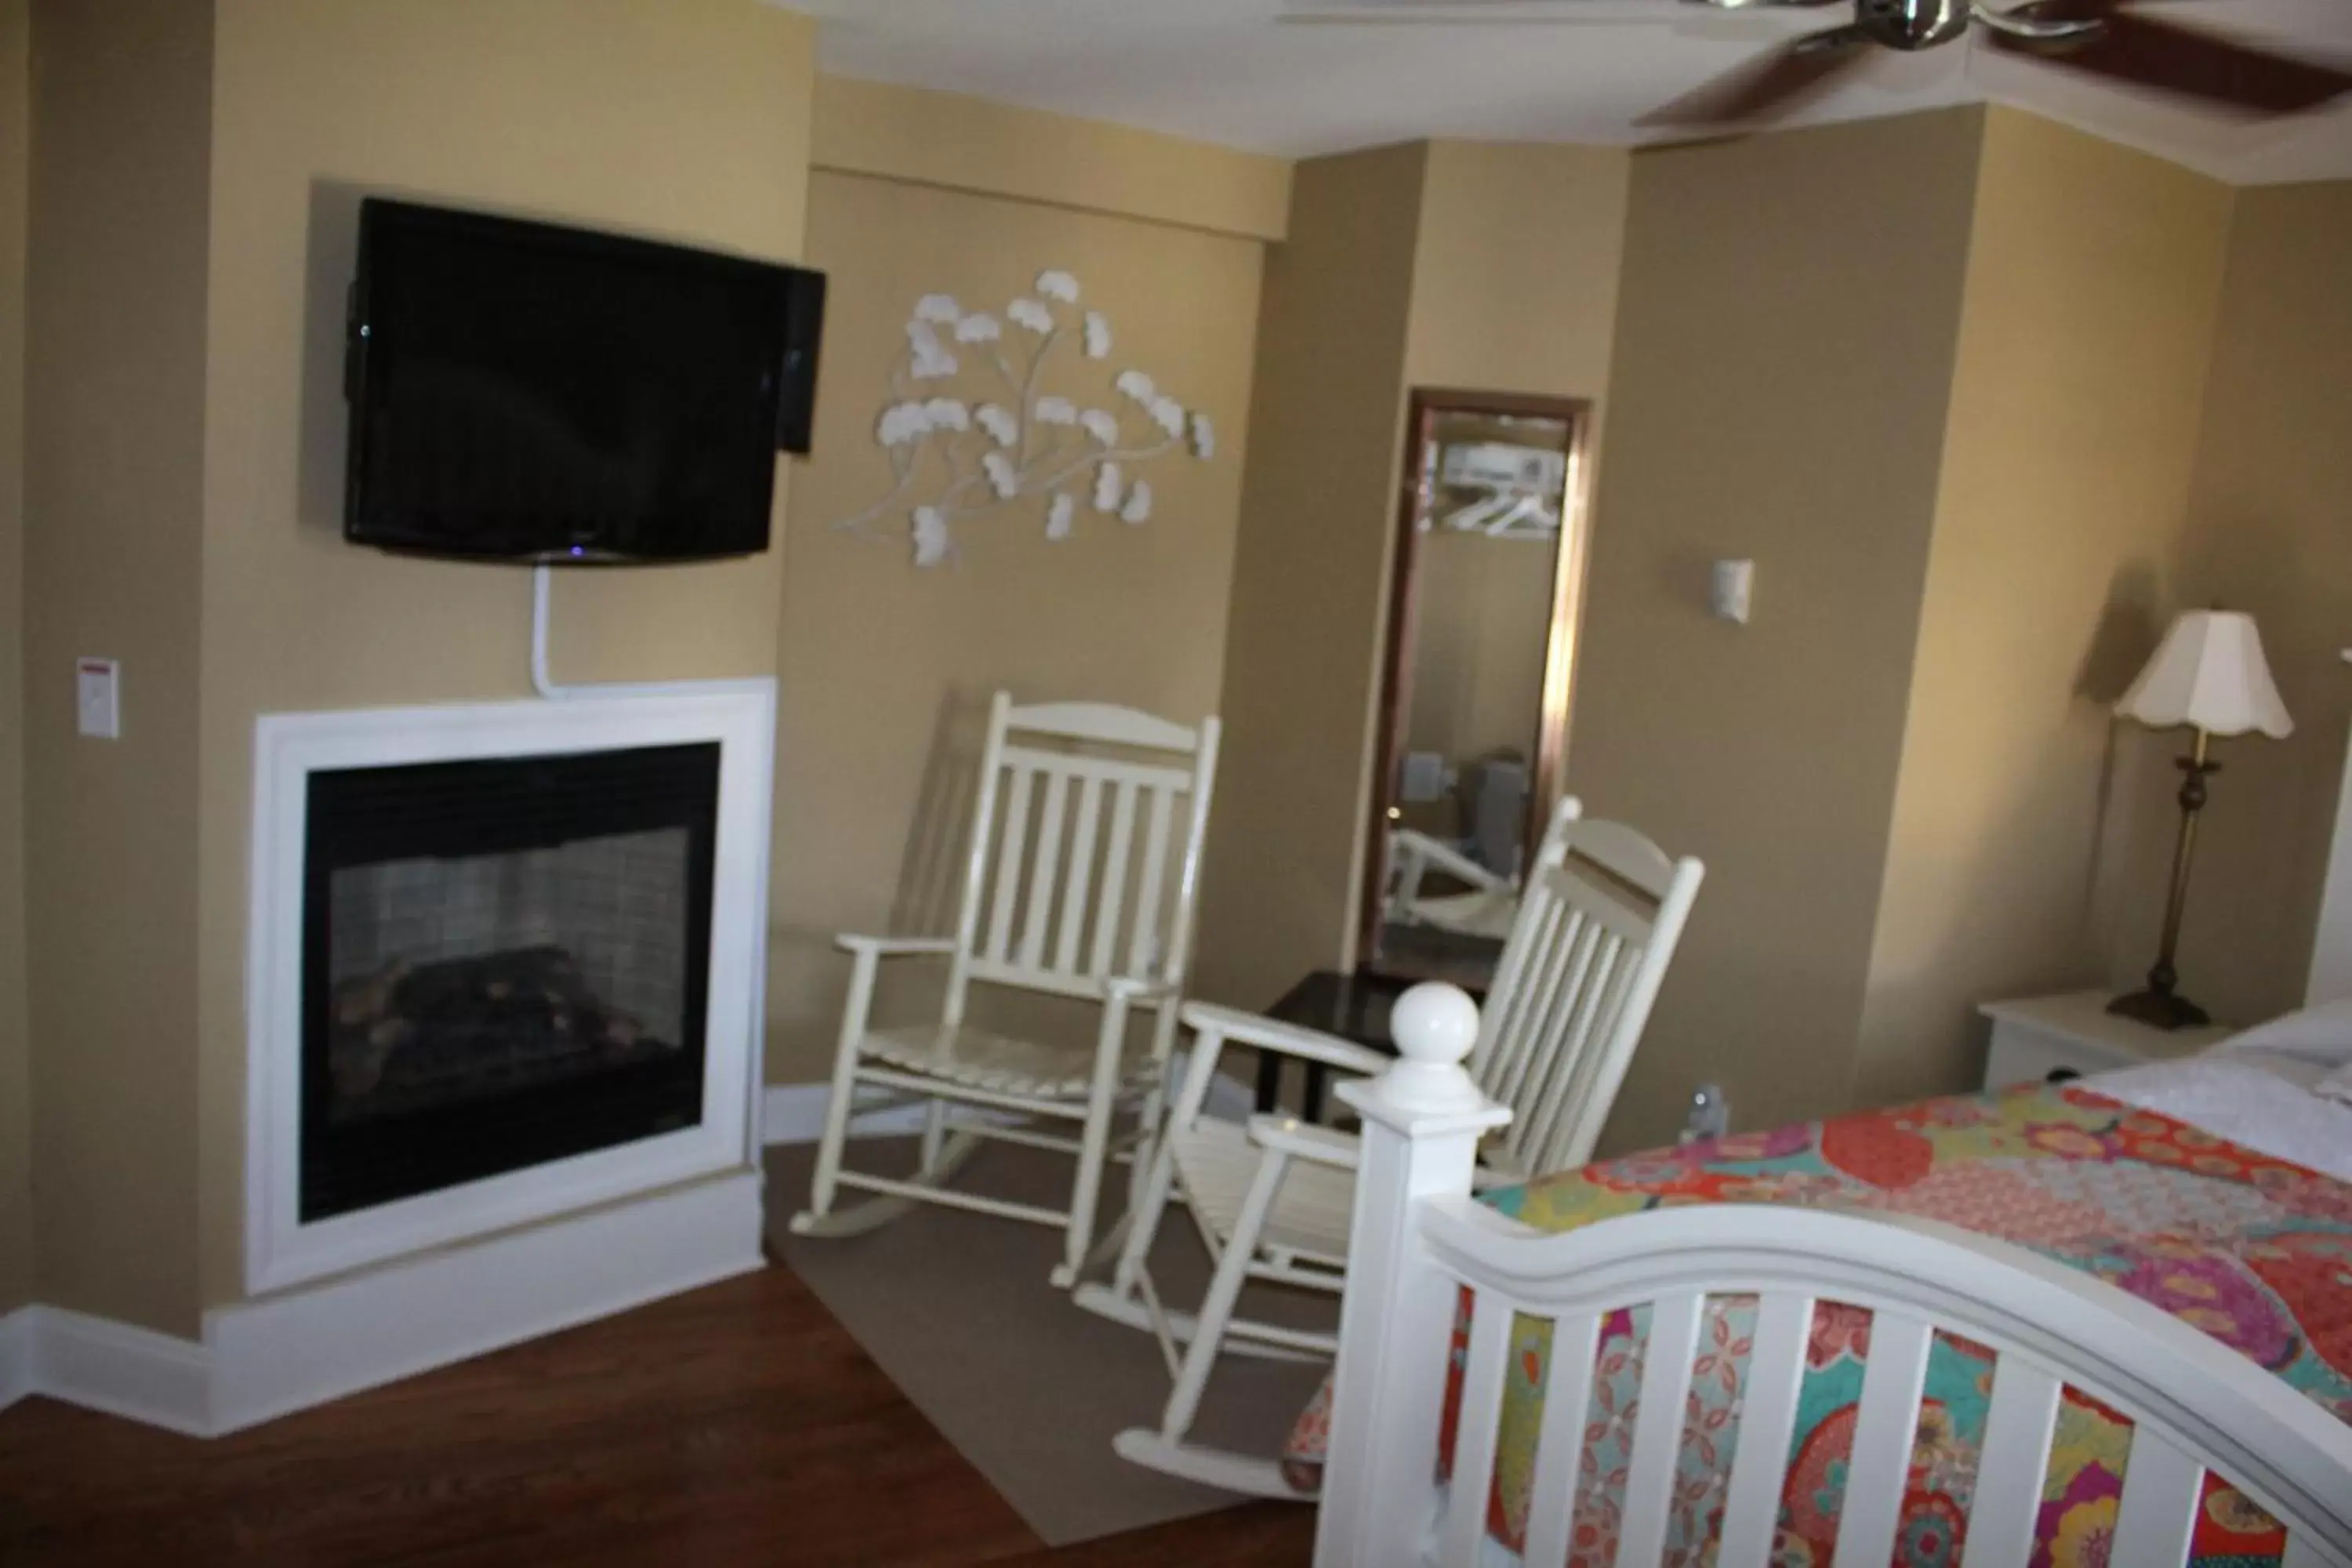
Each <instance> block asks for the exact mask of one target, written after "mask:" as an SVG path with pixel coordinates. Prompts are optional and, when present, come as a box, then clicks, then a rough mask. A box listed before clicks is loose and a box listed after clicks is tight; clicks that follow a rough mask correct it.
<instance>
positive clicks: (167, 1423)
mask: <svg viewBox="0 0 2352 1568" xmlns="http://www.w3.org/2000/svg"><path fill="white" fill-rule="evenodd" d="M9 1321H10V1322H11V1323H13V1324H15V1325H16V1338H17V1341H18V1348H17V1363H18V1365H19V1366H20V1368H21V1369H22V1380H23V1381H22V1383H21V1384H20V1385H19V1389H18V1393H19V1396H20V1397H21V1396H22V1395H23V1394H47V1396H48V1397H49V1398H51V1399H62V1400H64V1401H65V1402H66V1403H67V1404H68V1405H80V1406H81V1407H82V1408H83V1409H85V1410H98V1411H103V1412H104V1413H105V1414H107V1415H120V1416H122V1417H124V1418H125V1419H128V1420H131V1421H138V1422H142V1423H144V1424H145V1425H147V1426H161V1427H163V1428H165V1429H166V1430H168V1431H173V1432H184V1433H186V1434H188V1435H189V1436H204V1435H205V1433H207V1432H208V1431H210V1430H211V1417H212V1364H213V1363H212V1353H211V1352H209V1351H207V1350H206V1349H205V1347H204V1346H203V1345H200V1344H197V1343H195V1342H194V1341H192V1340H182V1339H174V1338H173V1337H172V1336H171V1335H169V1334H159V1333H156V1332H154V1331H152V1330H148V1329H139V1328H133V1327H131V1325H130V1324H129V1323H118V1322H115V1321H113V1320H111V1319H109V1318H93V1317H91V1316H90V1315H89V1313H87V1312H73V1311H68V1310H66V1309H65V1308H63V1307H42V1306H33V1307H26V1308H25V1309H24V1310H21V1311H18V1312H15V1313H12V1314H10V1318H9ZM0 1353H5V1352H0ZM5 1403H7V1401H6V1400H5V1398H0V1404H5Z"/></svg>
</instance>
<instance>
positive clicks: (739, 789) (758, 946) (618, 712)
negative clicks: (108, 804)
mask: <svg viewBox="0 0 2352 1568" xmlns="http://www.w3.org/2000/svg"><path fill="white" fill-rule="evenodd" d="M774 723H775V686H774V683H773V682H772V681H769V680H733V681H709V682H693V683H684V684H678V685H667V686H660V687H614V688H610V689H604V690H598V689H593V688H586V689H578V690H577V691H575V692H574V693H573V694H572V695H568V696H567V697H566V698H565V700H562V701H526V702H498V703H481V704H468V705H462V706H452V707H434V708H403V709H373V710H352V711H344V712H331V713H293V714H272V715H269V716H268V717H265V718H264V719H262V720H261V721H260V723H259V725H258V727H257V732H256V737H255V748H254V763H255V766H254V816H253V878H252V913H251V934H250V939H249V944H248V965H247V1063H246V1071H247V1088H246V1116H247V1127H246V1150H247V1159H246V1204H245V1207H246V1255H245V1278H246V1287H247V1289H248V1290H250V1291H253V1292H255V1293H256V1294H259V1293H263V1292H267V1291H272V1290H278V1289H284V1288H285V1287H288V1286H291V1285H297V1284H300V1283H303V1282H305V1281H310V1280H315V1279H321V1278H323V1277H325V1276H328V1275H331V1274H340V1273H343V1272H346V1271H349V1270H352V1269H356V1268H364V1267H366V1266H368V1265H371V1264H378V1263H382V1262H384V1261H386V1260H388V1259H392V1258H402V1257H406V1256H409V1255H413V1254H416V1253H420V1252H424V1251H425V1250H427V1249H430V1248H434V1247H444V1246H446V1245H448V1244H450V1243H452V1242H457V1241H463V1240H466V1239H467V1238H469V1237H481V1236H485V1235H488V1234H489V1233H491V1232H494V1231H500V1230H506V1229H509V1228H511V1227H514V1226H523V1225H528V1224H531V1223H533V1222H537V1221H541V1220H546V1219H550V1218H551V1217H554V1216H556V1215H563V1214H567V1213H571V1212H573V1211H577V1210H582V1209H585V1208H589V1207H591V1206H593V1205H601V1204H608V1203H612V1202H614V1201H615V1200H619V1199H624V1198H628V1197H631V1196H635V1195H638V1194H648V1193H652V1192H655V1191H656V1190H657V1189H661V1188H664V1187H667V1186H671V1185H673V1184H677V1183H680V1182H686V1181H691V1180H694V1179H696V1178H699V1177H704V1176H710V1175H715V1174H718V1173H723V1172H729V1171H742V1170H746V1169H748V1168H750V1167H751V1165H752V1164H753V1163H754V1162H755V1160H756V1159H757V1156H758V1149H759V1143H758V1136H757V1128H756V1126H755V1124H754V1119H755V1117H756V1115H757V1108H758V1105H759V1096H758V1095H757V1094H756V1093H755V1092H754V1079H755V1078H756V1076H757V1075H758V1074H759V1072H760V1069H761V1063H760V1050H759V1041H760V1031H761V955H762V953H763V952H764V945H765V944H764V942H763V933H764V931H765V927H766V909H765V899H766V886H767V865H768V820H769V813H770V800H771V778H772V766H773V737H774ZM696 742H719V746H720V757H719V816H718V842H717V846H716V864H715V866H714V868H713V877H712V911H711V928H710V972H709V1011H708V1015H707V1026H706V1032H705V1039H704V1072H703V1088H702V1115H701V1120H700V1121H699V1122H698V1123H697V1124H696V1125H695V1126H693V1127H690V1128H682V1129H679V1130H677V1131H672V1132H667V1133H663V1134H661V1135H659V1136H656V1137H652V1138H644V1139H639V1140H637V1141H635V1142H629V1143H624V1144H619V1145H616V1146H614V1147H612V1148H609V1149H601V1150H596V1151H593V1152H589V1153H585V1154H580V1155H575V1156H572V1157H571V1158H568V1159H563V1160H559V1161H554V1162H551V1163H546V1164H541V1165H535V1166H532V1167H530V1168H529V1169H526V1170H520V1171H514V1172H509V1173H505V1174H502V1175H497V1176H491V1177H488V1178H486V1179H483V1180H480V1181H476V1182H469V1183H467V1184H463V1185H460V1186H455V1187H449V1188H445V1189H443V1190H441V1191H438V1192H433V1193H427V1194H422V1195H420V1196H416V1197H411V1198H404V1199H400V1200H398V1201H396V1202H393V1203H387V1204H383V1205H376V1206H374V1207H372V1208H367V1209H362V1210H359V1211H356V1212H353V1213H350V1214H344V1215H335V1216H333V1217H331V1218H327V1219H322V1220H317V1221H312V1222H310V1223H308V1224H306V1223H304V1222H303V1221H302V1220H301V1218H300V1216H299V1207H298V1195H299V1165H300V1155H301V1151H300V1146H299V1139H300V1127H301V1057H302V1018H301V992H302V898H303V850H304V844H305V835H306V829H307V822H306V804H307V799H308V793H309V792H308V780H309V777H310V774H311V773H316V772H323V771H332V770H337V769H343V768H367V767H386V766H400V765H404V764H411V763H436V762H453V761H468V760H477V759H489V758H506V757H525V756H543V755H550V754H561V753H566V752H597V751H608V750H620V749H625V748H631V747H640V746H664V745H678V744H690V743H696Z"/></svg>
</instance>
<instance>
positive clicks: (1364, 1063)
mask: <svg viewBox="0 0 2352 1568" xmlns="http://www.w3.org/2000/svg"><path fill="white" fill-rule="evenodd" d="M1182 1017H1183V1020H1184V1026H1185V1027H1187V1028H1189V1029H1192V1030H1193V1031H1194V1032H1195V1033H1198V1034H1204V1035H1209V1034H1213V1035H1218V1036H1221V1037H1223V1038H1225V1039H1228V1040H1234V1041H1236V1042H1238V1043H1240V1044H1242V1045H1244V1046H1255V1047H1257V1048H1258V1049H1260V1050H1267V1051H1280V1052H1281V1053H1282V1054H1283V1055H1285V1056H1290V1057H1301V1058H1305V1059H1306V1060H1307V1061H1312V1062H1321V1063H1322V1064H1323V1065H1324V1066H1325V1067H1334V1068H1339V1070H1340V1071H1342V1072H1353V1073H1361V1074H1363V1075H1364V1076H1365V1077H1366V1078H1377V1077H1378V1076H1379V1075H1381V1073H1384V1072H1386V1071H1388V1069H1389V1066H1390V1062H1389V1058H1386V1057H1384V1056H1382V1055H1381V1053H1380V1052H1378V1051H1376V1050H1373V1049H1372V1048H1371V1047H1369V1046H1360V1045H1358V1044H1356V1043H1355V1042H1354V1041H1353V1040H1343V1039H1341V1038H1340V1037H1339V1036H1337V1035H1327V1034H1324V1033H1323V1032H1322V1031H1321V1030H1319V1029H1303V1028H1300V1027H1299V1026H1297V1025H1296V1024H1285V1023H1281V1022H1279V1021H1277V1020H1276V1019H1273V1018H1267V1017H1263V1016H1259V1015H1258V1014H1255V1013H1244V1012H1243V1011H1242V1010H1241V1009H1240V1008H1238V1007H1223V1006H1219V1005H1217V1004H1216V1003H1213V1002H1187V1003H1186V1004H1185V1005H1184V1011H1183V1014H1182Z"/></svg>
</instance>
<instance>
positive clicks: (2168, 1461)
mask: <svg viewBox="0 0 2352 1568" xmlns="http://www.w3.org/2000/svg"><path fill="white" fill-rule="evenodd" d="M2204 1489H2205V1467H2204V1465H2203V1463H2202V1462H2200V1460H2199V1459H2198V1458H2196V1457H2195V1456H2194V1455H2191V1454H2189V1453H2188V1452H2186V1451H2185V1450H2183V1449H2181V1448H2179V1447H2177V1446H2176V1445H2174V1444H2173V1443H2172V1442H2170V1441H2169V1440H2168V1439H2167V1438H2166V1437H2165V1436H2164V1434H2162V1433H2161V1432H2158V1431H2156V1430H2155V1429H2154V1428H2152V1427H2150V1426H2147V1425H2146V1424H2145V1423H2143V1424H2142V1425H2140V1426H2137V1428H2135V1429H2134V1430H2133V1432H2132V1446H2131V1457H2130V1458H2127V1459H2126V1460H2125V1461H2124V1495H2123V1500H2122V1502H2121V1503H2120V1504H2119V1505H2118V1506H2117V1507H2116V1535H2115V1542H2114V1545H2113V1546H2112V1547H2111V1548H2110V1549H2109V1551H2108V1553H2107V1561H2109V1562H2110V1563H2131V1564H2133V1565H2134V1568H2137V1565H2138V1564H2140V1563H2147V1565H2148V1568H2163V1565H2164V1564H2168V1563H2170V1564H2179V1563H2186V1562H2188V1561H2189V1537H2190V1535H2191V1534H2192V1533H2193V1532H2194V1531H2195V1530H2196V1528H2197V1504H2198V1501H2199V1500H2200V1494H2201V1493H2202V1492H2203V1491H2204Z"/></svg>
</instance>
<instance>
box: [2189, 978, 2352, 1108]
mask: <svg viewBox="0 0 2352 1568" xmlns="http://www.w3.org/2000/svg"><path fill="white" fill-rule="evenodd" d="M2213 1049H2214V1050H2215V1051H2217V1052H2219V1051H2267V1052H2271V1053H2273V1054H2274V1055H2277V1056H2283V1057H2294V1058H2298V1059H2300V1060H2303V1061H2307V1062H2312V1063H2315V1064H2316V1065H2318V1066H2320V1067H2326V1068H2352V997H2348V998H2347V999H2346V1000H2344V1001H2341V1002H2330V1003H2327V1004H2326V1005H2322V1006H2318V1007H2306V1008H2305V1009H2304V1010H2303V1011H2302V1012H2300V1013H2289V1014H2288V1015H2287V1016H2284V1017H2283V1018H2273V1019H2272V1020H2271V1021H2270V1022H2269V1023H2267V1024H2264V1025H2262V1026H2260V1027H2258V1028H2252V1029H2248V1030H2247V1031H2246V1032H2245V1033H2243V1034H2242V1035H2232V1036H2231V1037H2229V1038H2228V1039H2226V1040H2223V1041H2222V1042H2221V1044H2220V1045H2218V1046H2215V1047H2213ZM2336 1076H2337V1077H2342V1078H2345V1079H2347V1080H2352V1072H2346V1073H2342V1074H2337V1075H2336ZM2319 1092H2321V1093H2327V1092H2330V1091H2328V1090H2326V1089H2321V1090H2320V1091H2319Z"/></svg>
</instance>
